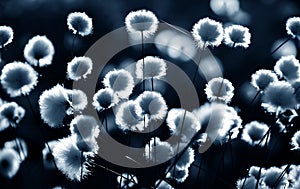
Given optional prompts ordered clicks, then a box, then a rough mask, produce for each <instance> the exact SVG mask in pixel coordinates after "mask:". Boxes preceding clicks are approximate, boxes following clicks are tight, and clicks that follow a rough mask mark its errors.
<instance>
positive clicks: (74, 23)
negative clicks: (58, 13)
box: [67, 12, 93, 36]
mask: <svg viewBox="0 0 300 189" xmlns="http://www.w3.org/2000/svg"><path fill="white" fill-rule="evenodd" d="M67 25H68V28H69V30H71V31H72V32H73V34H78V35H81V36H86V35H90V34H92V32H93V22H92V18H90V17H89V16H88V15H86V13H85V12H72V13H70V14H69V15H68V18H67Z"/></svg>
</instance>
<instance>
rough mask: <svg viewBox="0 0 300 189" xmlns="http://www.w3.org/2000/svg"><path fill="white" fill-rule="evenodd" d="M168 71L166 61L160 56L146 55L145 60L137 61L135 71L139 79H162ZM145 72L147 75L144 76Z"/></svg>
mask: <svg viewBox="0 0 300 189" xmlns="http://www.w3.org/2000/svg"><path fill="white" fill-rule="evenodd" d="M143 61H144V64H143ZM143 65H144V66H143ZM166 72H167V65H166V62H165V61H164V60H163V59H161V58H158V57H154V56H146V57H145V58H144V60H143V59H141V60H139V61H137V63H136V72H135V73H136V77H137V78H138V79H151V78H154V79H161V78H162V77H164V76H166V74H167V73H166ZM143 74H145V75H144V76H143Z"/></svg>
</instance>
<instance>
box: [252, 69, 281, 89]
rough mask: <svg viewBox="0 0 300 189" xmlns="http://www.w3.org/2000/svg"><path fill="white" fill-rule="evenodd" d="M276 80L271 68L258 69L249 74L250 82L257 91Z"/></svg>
mask: <svg viewBox="0 0 300 189" xmlns="http://www.w3.org/2000/svg"><path fill="white" fill-rule="evenodd" d="M276 81H278V78H277V75H276V74H275V73H274V72H273V71H271V70H264V69H261V70H258V71H256V72H255V73H254V74H252V76H251V84H252V85H253V86H254V87H255V88H256V89H257V90H259V91H263V90H265V88H266V87H267V86H268V85H269V84H270V83H272V82H276Z"/></svg>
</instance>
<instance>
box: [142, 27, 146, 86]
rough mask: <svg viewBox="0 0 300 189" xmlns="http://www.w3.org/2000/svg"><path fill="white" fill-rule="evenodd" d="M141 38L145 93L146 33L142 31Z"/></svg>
mask: <svg viewBox="0 0 300 189" xmlns="http://www.w3.org/2000/svg"><path fill="white" fill-rule="evenodd" d="M141 37H142V58H143V81H142V82H143V91H145V69H144V68H145V58H144V51H145V49H144V33H143V31H141Z"/></svg>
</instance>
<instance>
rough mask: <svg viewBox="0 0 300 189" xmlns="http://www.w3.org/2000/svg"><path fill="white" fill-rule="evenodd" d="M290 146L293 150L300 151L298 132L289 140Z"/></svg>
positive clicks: (299, 133) (299, 132)
mask: <svg viewBox="0 0 300 189" xmlns="http://www.w3.org/2000/svg"><path fill="white" fill-rule="evenodd" d="M291 145H292V147H293V148H292V149H293V150H300V131H297V132H296V133H295V134H294V135H293V137H292V139H291Z"/></svg>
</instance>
